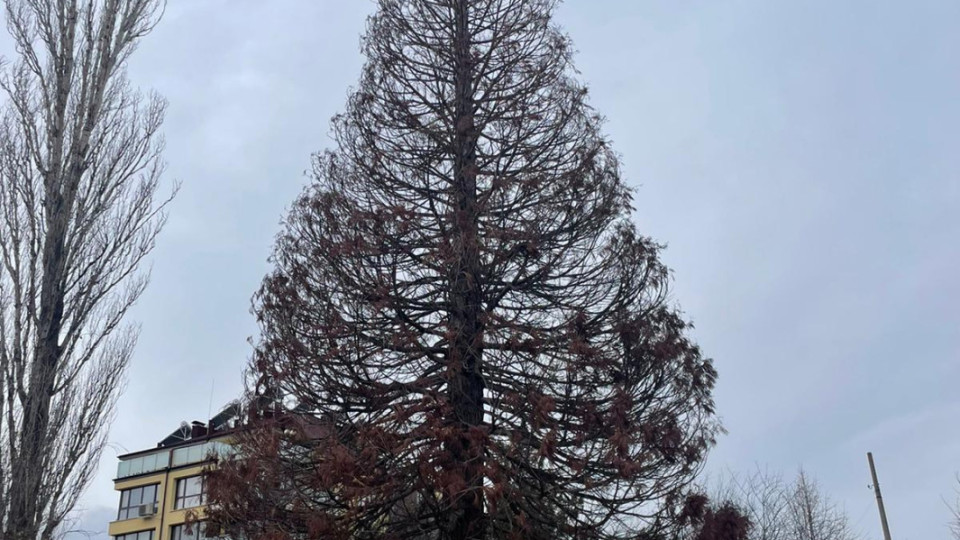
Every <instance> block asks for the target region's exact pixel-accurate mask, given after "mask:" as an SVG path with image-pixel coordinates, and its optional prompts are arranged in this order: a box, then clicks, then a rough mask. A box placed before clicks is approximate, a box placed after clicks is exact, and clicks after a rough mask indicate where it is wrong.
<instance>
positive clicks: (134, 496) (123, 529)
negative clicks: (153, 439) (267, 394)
mask: <svg viewBox="0 0 960 540" xmlns="http://www.w3.org/2000/svg"><path fill="white" fill-rule="evenodd" d="M238 414H239V408H238V407H237V406H236V405H232V406H230V407H228V408H227V409H225V410H224V411H222V412H221V413H220V414H218V415H217V416H216V417H214V418H213V419H211V420H210V422H209V425H207V424H203V423H201V422H193V424H192V425H187V424H186V423H184V424H183V425H181V427H180V429H178V430H177V431H174V432H173V433H172V434H171V435H170V436H168V437H167V438H166V439H164V440H163V441H161V442H160V443H159V444H158V445H157V447H156V448H151V449H149V450H143V451H139V452H133V453H129V454H125V455H122V456H120V457H119V460H120V462H119V464H118V465H117V475H116V477H115V479H114V489H115V490H116V491H117V492H118V499H119V504H118V507H117V517H116V520H115V521H112V522H111V523H110V525H109V527H108V531H109V534H110V536H111V538H112V539H113V540H203V539H204V537H205V531H204V529H205V528H204V527H203V526H202V525H201V523H202V520H203V517H204V509H205V506H204V504H205V502H206V501H205V495H204V489H203V472H204V470H205V468H207V467H209V466H210V464H211V463H212V461H213V459H214V458H215V457H216V456H224V455H226V454H228V453H229V452H230V450H231V449H230V445H229V440H230V434H231V432H232V431H233V430H234V429H235V428H236V425H237V416H238ZM188 521H189V522H190V523H189V524H188V523H187V522H188ZM198 521H199V522H198Z"/></svg>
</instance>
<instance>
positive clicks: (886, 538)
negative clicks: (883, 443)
mask: <svg viewBox="0 0 960 540" xmlns="http://www.w3.org/2000/svg"><path fill="white" fill-rule="evenodd" d="M867 461H868V462H869V463H870V476H871V477H873V491H874V493H876V494H877V508H879V509H880V525H882V526H883V540H890V526H889V525H887V512H886V511H885V510H884V509H883V497H881V496H880V481H879V480H877V468H876V466H874V464H873V453H872V452H867Z"/></svg>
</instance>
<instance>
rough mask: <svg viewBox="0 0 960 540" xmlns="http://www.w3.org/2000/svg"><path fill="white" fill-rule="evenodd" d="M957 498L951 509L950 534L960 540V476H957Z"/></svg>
mask: <svg viewBox="0 0 960 540" xmlns="http://www.w3.org/2000/svg"><path fill="white" fill-rule="evenodd" d="M957 486H958V488H957V497H956V502H954V504H953V506H951V507H950V513H951V514H953V517H952V519H951V521H950V533H951V534H953V537H954V539H955V540H960V474H958V475H957Z"/></svg>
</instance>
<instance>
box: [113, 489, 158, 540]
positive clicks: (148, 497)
mask: <svg viewBox="0 0 960 540" xmlns="http://www.w3.org/2000/svg"><path fill="white" fill-rule="evenodd" d="M158 485H159V484H152V485H149V486H141V487H135V488H133V489H125V490H123V491H121V492H120V512H119V513H118V514H117V520H122V519H131V518H135V517H139V516H140V506H141V505H144V504H147V505H152V506H154V507H155V506H156V504H157V486H158ZM154 510H155V508H154ZM152 513H155V512H152ZM144 532H147V531H144ZM151 534H153V533H152V532H151ZM117 538H120V537H119V536H118V537H117ZM151 538H152V537H151ZM125 540H151V539H144V538H136V539H129V538H128V539H125Z"/></svg>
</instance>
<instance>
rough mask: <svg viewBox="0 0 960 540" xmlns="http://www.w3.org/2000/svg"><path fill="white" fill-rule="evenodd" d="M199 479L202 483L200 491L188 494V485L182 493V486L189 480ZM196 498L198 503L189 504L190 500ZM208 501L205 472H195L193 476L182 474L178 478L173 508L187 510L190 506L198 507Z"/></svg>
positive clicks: (174, 491)
mask: <svg viewBox="0 0 960 540" xmlns="http://www.w3.org/2000/svg"><path fill="white" fill-rule="evenodd" d="M193 479H197V481H198V482H199V483H200V492H199V493H192V494H190V495H187V494H186V487H184V490H183V494H181V493H180V486H181V485H183V486H186V485H187V482H188V481H189V480H193ZM191 499H195V500H197V501H198V502H197V504H194V505H187V502H186V501H188V500H191ZM206 503H207V488H206V482H204V481H203V474H194V475H192V476H182V477H180V478H177V479H176V482H174V486H173V509H174V510H186V509H188V508H197V507H199V506H203V505H204V504H206Z"/></svg>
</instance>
